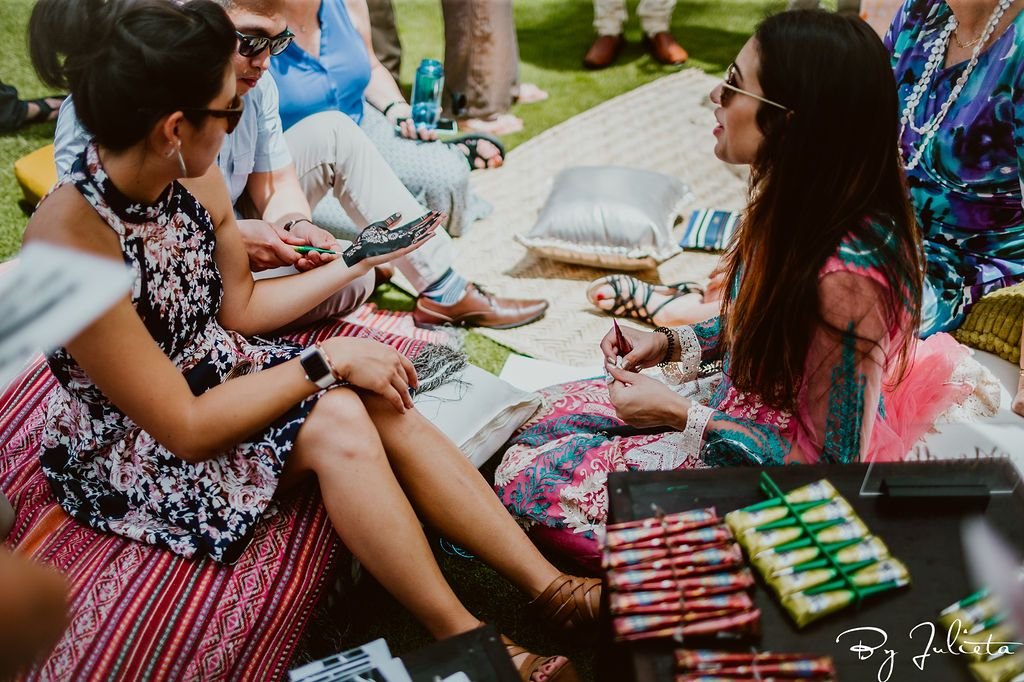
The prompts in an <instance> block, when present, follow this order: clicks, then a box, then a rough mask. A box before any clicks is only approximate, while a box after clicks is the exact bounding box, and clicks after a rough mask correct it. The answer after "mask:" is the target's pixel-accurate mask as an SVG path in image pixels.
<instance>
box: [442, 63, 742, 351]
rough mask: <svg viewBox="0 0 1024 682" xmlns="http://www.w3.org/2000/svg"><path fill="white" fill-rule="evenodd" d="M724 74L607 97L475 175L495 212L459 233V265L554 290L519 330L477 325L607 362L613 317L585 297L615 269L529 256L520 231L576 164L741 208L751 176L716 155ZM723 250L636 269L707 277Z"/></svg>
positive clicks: (670, 276) (687, 77) (501, 291)
mask: <svg viewBox="0 0 1024 682" xmlns="http://www.w3.org/2000/svg"><path fill="white" fill-rule="evenodd" d="M716 83H717V79H715V78H712V77H711V76H708V75H706V74H704V73H703V72H701V71H699V70H697V69H686V70H683V71H680V72H679V73H676V74H673V75H671V76H666V77H664V78H661V79H659V80H656V81H654V82H652V83H648V84H647V85H644V86H642V87H639V88H637V89H635V90H633V91H631V92H628V93H626V94H624V95H620V96H618V97H616V98H614V99H612V100H609V101H607V102H605V103H603V104H601V105H599V106H597V107H595V108H593V109H590V110H589V111H585V112H583V113H582V114H579V115H577V116H574V117H573V118H571V119H569V120H567V121H565V122H563V123H561V124H559V125H558V126H555V127H554V128H551V129H549V130H547V131H545V132H543V133H541V134H540V135H538V136H537V137H535V138H533V139H531V140H529V141H528V142H526V143H524V144H523V145H522V146H520V147H517V148H516V149H514V150H513V151H512V152H510V153H509V155H508V158H507V159H506V161H505V164H504V166H503V167H501V168H499V169H496V170H487V171H481V172H477V173H474V174H473V178H472V182H473V187H474V188H475V189H476V190H477V191H478V192H479V193H480V194H481V195H482V196H483V197H484V198H486V199H487V200H488V201H490V202H491V203H493V204H494V212H493V213H492V214H491V215H490V216H489V217H488V218H486V219H485V220H481V221H479V222H477V223H476V224H475V225H474V226H473V227H472V229H471V230H470V231H469V233H468V234H467V235H466V236H464V237H462V238H461V239H459V240H457V245H458V257H457V258H456V262H455V267H456V269H457V270H458V271H459V272H460V273H462V274H464V275H466V276H467V277H468V278H470V279H471V280H473V281H475V282H479V283H480V284H482V285H483V286H484V287H485V288H487V289H488V290H490V291H492V292H494V293H495V294H498V295H500V296H512V297H517V298H546V299H547V300H548V301H550V302H551V307H550V308H549V309H548V312H547V315H546V316H545V317H544V318H543V319H542V320H540V321H538V322H534V323H533V324H529V325H526V326H524V327H519V328H518V329H507V330H492V329H479V330H478V331H479V332H480V333H482V334H484V335H485V336H488V337H490V338H492V339H494V340H495V341H497V342H498V343H501V344H504V345H506V346H508V347H510V348H512V349H514V350H516V351H518V352H520V353H523V354H525V355H530V356H533V357H536V358H540V359H544V360H551V361H556V362H561V363H564V364H568V365H577V366H592V365H599V364H601V353H600V351H599V349H598V343H599V342H600V340H601V338H602V337H603V336H604V334H605V333H606V332H607V331H608V329H609V328H610V326H611V319H610V318H609V317H608V316H606V315H604V314H602V313H600V312H598V311H596V310H595V309H594V308H592V307H591V306H590V304H589V303H588V302H587V299H586V295H585V292H586V289H587V285H588V283H589V282H590V281H591V280H593V279H595V278H597V277H600V276H602V275H605V274H608V273H609V272H610V271H608V270H602V269H596V268H589V267H586V266H580V265H571V264H567V263H560V262H558V261H553V260H549V259H545V258H540V257H536V256H533V255H531V254H529V253H528V252H527V250H526V248H525V247H524V246H522V245H520V244H519V243H518V242H516V241H515V240H514V239H513V235H514V234H525V233H526V232H528V231H529V230H530V228H531V227H532V226H533V223H534V222H535V220H536V218H537V214H538V212H539V210H540V208H541V207H542V206H543V204H544V200H545V199H546V198H547V195H548V192H549V190H550V187H551V181H552V180H553V179H554V176H555V175H556V174H557V173H558V172H559V171H561V170H562V169H563V168H567V167H570V166H590V165H616V166H627V167H633V168H644V169H648V170H653V171H659V172H662V173H668V174H670V175H675V176H678V177H680V178H682V179H683V181H685V182H686V183H687V184H688V185H689V186H690V189H691V191H692V192H693V195H694V199H693V201H692V202H691V204H690V205H688V206H687V207H686V210H685V211H684V221H683V223H681V224H679V225H677V226H676V238H677V239H678V238H679V237H680V236H681V232H682V230H683V229H684V228H685V219H686V218H687V217H688V216H689V213H690V210H691V209H694V208H715V209H728V210H735V209H739V208H742V206H743V204H744V197H745V193H746V179H745V176H744V175H743V174H742V173H740V172H738V171H737V170H736V169H735V168H732V169H731V168H730V167H729V166H727V165H726V164H724V163H722V162H721V161H719V160H718V159H716V158H715V156H714V154H713V151H712V150H713V147H714V138H713V137H712V136H711V131H712V129H713V128H714V125H715V122H714V116H713V113H712V111H713V108H712V106H710V105H709V103H708V93H709V92H710V91H711V89H712V88H713V87H714V86H715V84H716ZM717 260H718V257H717V256H716V255H711V254H707V253H699V252H685V253H682V254H679V255H677V256H675V257H673V258H671V259H670V260H668V261H666V262H664V263H662V264H661V266H660V267H659V268H658V269H657V271H655V270H647V271H642V272H637V273H632V274H634V275H636V276H638V277H640V278H641V279H644V280H647V281H649V282H661V283H671V282H679V281H684V280H697V281H701V282H703V281H704V280H706V278H707V276H708V274H709V273H710V272H711V269H712V268H713V267H714V265H715V263H716V262H717Z"/></svg>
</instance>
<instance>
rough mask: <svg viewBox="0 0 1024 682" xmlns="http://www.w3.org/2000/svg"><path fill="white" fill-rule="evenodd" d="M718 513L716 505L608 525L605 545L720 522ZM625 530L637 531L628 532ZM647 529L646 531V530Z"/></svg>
mask: <svg viewBox="0 0 1024 682" xmlns="http://www.w3.org/2000/svg"><path fill="white" fill-rule="evenodd" d="M720 522H721V519H720V518H718V513H717V512H716V511H715V508H714V507H708V508H707V509H691V510H690V511H685V512H679V513H678V514H666V515H665V516H663V517H661V518H658V517H650V518H646V519H638V520H636V521H623V522H622V523H616V524H612V525H610V526H608V531H607V533H606V534H605V546H607V547H612V548H615V547H620V546H622V545H623V544H625V543H628V542H637V541H639V540H646V539H648V538H655V537H661V536H664V535H671V534H673V533H681V532H683V531H685V530H692V529H694V528H703V527H704V526H711V525H714V524H716V523H720ZM625 531H637V532H633V533H627V532H625ZM644 531H646V532H644Z"/></svg>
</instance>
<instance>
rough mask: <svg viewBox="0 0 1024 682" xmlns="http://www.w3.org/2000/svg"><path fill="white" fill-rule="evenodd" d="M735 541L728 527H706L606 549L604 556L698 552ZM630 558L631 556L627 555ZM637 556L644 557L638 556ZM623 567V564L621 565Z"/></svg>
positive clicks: (607, 557)
mask: <svg viewBox="0 0 1024 682" xmlns="http://www.w3.org/2000/svg"><path fill="white" fill-rule="evenodd" d="M732 539H733V535H732V532H730V531H729V529H728V528H727V527H726V526H723V525H719V526H705V527H704V528H697V529H694V530H688V531H683V532H682V533H674V534H672V535H663V536H661V537H654V538H648V539H647V540H640V541H638V542H630V543H625V544H621V545H616V546H615V547H605V548H604V556H605V559H606V560H609V559H610V557H613V556H616V555H618V554H623V553H626V552H641V551H647V550H658V551H661V552H668V551H675V552H686V551H690V550H691V549H692V550H693V551H696V550H697V549H701V548H703V547H706V546H708V545H719V544H722V543H724V542H729V541H730V540H732ZM627 556H630V555H627ZM636 556H638V557H639V556H642V555H640V554H637V555H636ZM620 565H623V564H620Z"/></svg>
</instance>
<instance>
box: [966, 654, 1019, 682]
mask: <svg viewBox="0 0 1024 682" xmlns="http://www.w3.org/2000/svg"><path fill="white" fill-rule="evenodd" d="M969 667H970V669H971V674H972V675H974V679H976V680H979V681H980V682H1013V681H1014V680H1019V679H1021V676H1022V675H1024V656H1003V657H1001V658H997V659H995V660H992V661H982V662H975V663H971V664H970V665H969Z"/></svg>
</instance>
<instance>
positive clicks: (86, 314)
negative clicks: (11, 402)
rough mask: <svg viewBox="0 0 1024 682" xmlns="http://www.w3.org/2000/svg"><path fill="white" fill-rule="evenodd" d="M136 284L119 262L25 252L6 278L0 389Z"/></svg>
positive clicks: (37, 247)
mask: <svg viewBox="0 0 1024 682" xmlns="http://www.w3.org/2000/svg"><path fill="white" fill-rule="evenodd" d="M131 282H132V273H131V271H130V270H129V269H128V268H127V267H125V266H124V264H123V263H119V262H117V261H113V260H109V259H106V258H98V257H96V256H92V255H89V254H87V253H83V252H81V251H72V250H70V249H64V248H59V247H56V246H51V245H46V244H39V243H34V244H29V245H28V246H26V247H25V248H24V249H22V251H21V257H20V258H19V259H18V262H17V264H16V265H14V266H13V267H11V268H6V269H5V270H4V272H3V273H2V274H0V387H3V386H6V385H7V382H9V381H10V380H11V379H13V378H14V377H15V376H16V375H17V374H18V372H20V371H21V370H22V369H23V368H24V366H25V363H26V362H27V361H28V360H29V358H31V357H32V356H34V355H35V354H36V353H38V352H40V351H46V350H50V349H53V348H56V347H57V346H60V345H61V344H62V343H64V342H66V341H67V340H69V339H71V338H72V337H74V335H75V334H77V333H78V332H79V331H81V330H82V329H83V328H84V327H86V326H87V325H88V324H89V323H90V322H92V321H93V320H95V319H96V318H97V317H99V316H100V315H101V314H102V313H103V312H104V311H106V310H107V309H108V308H109V307H110V306H112V305H113V304H114V303H115V302H116V301H117V300H118V299H120V298H121V297H122V296H124V294H125V293H127V291H128V289H129V286H130V285H131Z"/></svg>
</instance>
